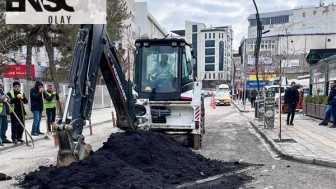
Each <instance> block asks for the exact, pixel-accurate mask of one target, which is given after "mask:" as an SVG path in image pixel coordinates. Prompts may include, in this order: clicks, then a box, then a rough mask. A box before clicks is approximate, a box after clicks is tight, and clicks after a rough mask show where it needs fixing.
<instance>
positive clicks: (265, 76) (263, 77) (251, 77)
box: [249, 74, 276, 81]
mask: <svg viewBox="0 0 336 189" xmlns="http://www.w3.org/2000/svg"><path fill="white" fill-rule="evenodd" d="M274 77H276V74H258V78H259V80H271V79H272V78H274ZM249 80H252V81H254V80H257V76H256V75H249Z"/></svg>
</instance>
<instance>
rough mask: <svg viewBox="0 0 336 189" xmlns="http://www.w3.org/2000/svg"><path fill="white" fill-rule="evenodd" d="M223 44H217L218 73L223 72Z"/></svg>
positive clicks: (221, 42)
mask: <svg viewBox="0 0 336 189" xmlns="http://www.w3.org/2000/svg"><path fill="white" fill-rule="evenodd" d="M223 51H224V42H223V41H220V42H219V64H218V70H219V71H223V69H224V66H223V62H224V54H223Z"/></svg>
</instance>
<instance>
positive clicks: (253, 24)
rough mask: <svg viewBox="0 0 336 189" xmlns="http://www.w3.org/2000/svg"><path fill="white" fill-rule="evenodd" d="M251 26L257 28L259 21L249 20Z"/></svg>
mask: <svg viewBox="0 0 336 189" xmlns="http://www.w3.org/2000/svg"><path fill="white" fill-rule="evenodd" d="M249 22H250V26H256V25H257V20H256V19H251V20H249Z"/></svg>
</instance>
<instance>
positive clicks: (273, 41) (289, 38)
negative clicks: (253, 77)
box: [241, 4, 336, 79]
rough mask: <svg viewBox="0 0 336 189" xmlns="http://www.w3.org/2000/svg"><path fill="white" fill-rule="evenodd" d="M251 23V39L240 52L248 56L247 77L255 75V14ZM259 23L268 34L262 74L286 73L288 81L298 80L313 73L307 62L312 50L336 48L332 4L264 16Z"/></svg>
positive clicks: (262, 53) (262, 47) (335, 8)
mask: <svg viewBox="0 0 336 189" xmlns="http://www.w3.org/2000/svg"><path fill="white" fill-rule="evenodd" d="M248 21H249V27H248V38H247V39H246V40H245V42H246V43H244V46H241V49H242V50H243V51H245V53H246V55H245V56H244V57H243V61H244V62H246V66H247V68H246V69H247V74H255V57H254V48H255V43H256V31H257V25H256V23H257V21H256V17H255V14H251V15H250V16H249V17H248ZM260 21H261V22H262V25H263V32H264V33H265V34H263V35H262V36H263V37H262V41H261V44H260V56H259V61H258V65H259V69H258V70H259V73H268V74H271V73H275V74H280V73H283V74H284V75H285V76H287V77H288V78H289V79H297V78H298V77H299V76H302V75H307V74H309V73H310V70H309V65H308V64H307V59H306V57H307V55H308V53H309V52H310V49H321V48H325V49H330V48H335V47H336V30H335V29H336V6H335V5H333V4H330V5H327V6H322V5H321V6H319V7H315V6H306V7H298V8H294V9H292V10H284V11H276V12H269V13H261V14H260ZM241 45H242V44H241Z"/></svg>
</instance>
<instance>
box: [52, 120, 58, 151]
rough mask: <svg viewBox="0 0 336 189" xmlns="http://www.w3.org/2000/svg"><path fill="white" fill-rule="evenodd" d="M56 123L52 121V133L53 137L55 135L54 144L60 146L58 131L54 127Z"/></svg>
mask: <svg viewBox="0 0 336 189" xmlns="http://www.w3.org/2000/svg"><path fill="white" fill-rule="evenodd" d="M54 125H55V122H52V123H51V128H52V130H53V131H52V135H53V137H54V144H55V146H58V138H57V133H56V130H55V129H53V128H54Z"/></svg>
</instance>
